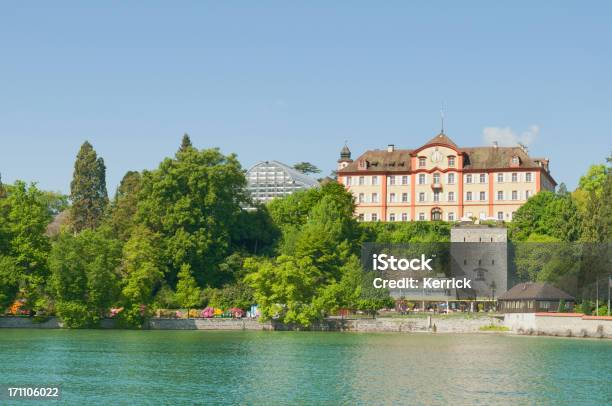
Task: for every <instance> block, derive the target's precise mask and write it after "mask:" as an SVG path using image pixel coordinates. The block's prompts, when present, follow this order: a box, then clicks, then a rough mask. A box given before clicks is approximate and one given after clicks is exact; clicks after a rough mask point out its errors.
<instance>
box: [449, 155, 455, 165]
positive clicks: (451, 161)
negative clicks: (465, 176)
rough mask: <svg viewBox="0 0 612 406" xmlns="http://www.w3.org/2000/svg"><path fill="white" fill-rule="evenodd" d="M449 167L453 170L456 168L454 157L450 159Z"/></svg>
mask: <svg viewBox="0 0 612 406" xmlns="http://www.w3.org/2000/svg"><path fill="white" fill-rule="evenodd" d="M448 166H450V167H451V168H454V167H455V157H454V156H449V157H448Z"/></svg>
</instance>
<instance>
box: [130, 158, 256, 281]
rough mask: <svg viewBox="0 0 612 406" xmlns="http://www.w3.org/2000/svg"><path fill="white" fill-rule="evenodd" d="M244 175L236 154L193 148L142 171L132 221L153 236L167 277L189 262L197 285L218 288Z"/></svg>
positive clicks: (171, 278)
mask: <svg viewBox="0 0 612 406" xmlns="http://www.w3.org/2000/svg"><path fill="white" fill-rule="evenodd" d="M245 186H246V179H245V177H244V172H243V170H242V168H241V167H240V164H239V162H238V160H237V159H236V156H235V155H229V156H224V155H223V154H221V153H220V152H219V151H218V150H217V149H210V150H202V151H198V150H196V149H195V148H191V149H188V150H186V151H184V152H181V153H178V154H177V157H176V158H175V159H170V158H167V159H165V160H164V161H163V162H162V163H161V164H160V165H159V168H158V169H156V170H154V171H151V172H148V171H145V172H144V173H143V178H142V187H141V190H140V192H139V198H138V205H137V211H136V218H135V221H136V222H137V223H139V224H142V225H144V226H146V227H147V228H148V229H150V230H151V231H152V232H154V233H156V234H158V235H159V236H160V238H161V241H162V250H163V257H164V260H165V261H166V262H167V263H168V264H169V270H168V271H169V273H168V275H169V276H168V281H169V282H170V283H171V284H174V282H175V278H176V275H177V273H178V271H179V269H180V267H181V266H182V265H183V264H189V265H190V267H191V271H192V272H193V274H194V276H195V278H196V280H197V281H198V282H199V284H200V285H207V286H219V269H218V266H219V264H220V263H221V262H222V261H223V260H224V259H225V258H226V257H227V255H229V253H230V252H231V248H232V235H234V233H235V229H236V227H237V223H238V221H239V220H240V218H241V211H242V209H241V205H243V204H244V203H245V202H246V201H247V197H246V191H245Z"/></svg>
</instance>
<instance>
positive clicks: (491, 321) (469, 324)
mask: <svg viewBox="0 0 612 406" xmlns="http://www.w3.org/2000/svg"><path fill="white" fill-rule="evenodd" d="M490 325H496V326H501V325H502V320H501V319H498V318H495V317H477V318H473V319H468V318H455V317H449V318H446V317H435V316H431V317H405V318H404V317H401V318H400V317H398V318H377V319H354V320H342V319H330V320H325V321H323V322H321V323H318V324H314V325H312V326H310V327H309V328H307V329H304V328H300V327H297V326H292V325H286V324H281V323H273V324H272V327H273V328H274V330H310V331H353V332H364V333H366V332H371V333H383V332H395V333H411V332H434V331H435V332H438V333H476V332H480V331H481V330H480V328H481V327H484V326H490Z"/></svg>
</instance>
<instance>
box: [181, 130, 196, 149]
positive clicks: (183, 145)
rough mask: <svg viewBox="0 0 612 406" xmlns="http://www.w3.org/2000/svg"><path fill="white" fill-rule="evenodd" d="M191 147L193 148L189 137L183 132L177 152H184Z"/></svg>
mask: <svg viewBox="0 0 612 406" xmlns="http://www.w3.org/2000/svg"><path fill="white" fill-rule="evenodd" d="M191 148H193V144H192V143H191V138H189V134H187V133H185V134H183V139H182V140H181V147H180V148H179V152H186V151H187V150H189V149H191Z"/></svg>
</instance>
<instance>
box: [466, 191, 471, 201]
mask: <svg viewBox="0 0 612 406" xmlns="http://www.w3.org/2000/svg"><path fill="white" fill-rule="evenodd" d="M465 200H467V201H468V202H469V201H472V192H467V193H466V194H465Z"/></svg>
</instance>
